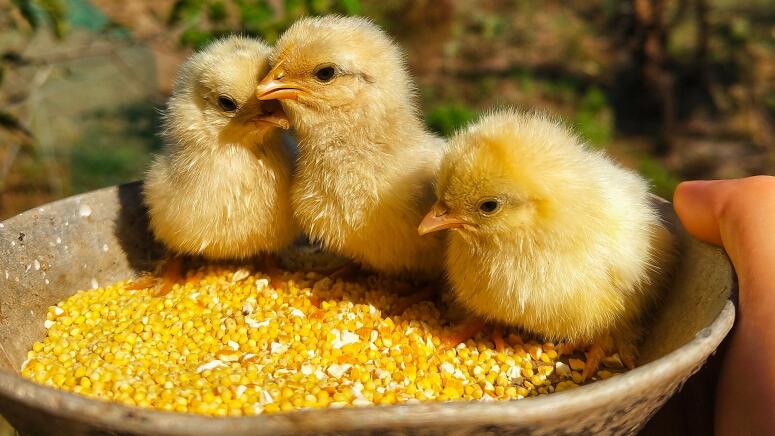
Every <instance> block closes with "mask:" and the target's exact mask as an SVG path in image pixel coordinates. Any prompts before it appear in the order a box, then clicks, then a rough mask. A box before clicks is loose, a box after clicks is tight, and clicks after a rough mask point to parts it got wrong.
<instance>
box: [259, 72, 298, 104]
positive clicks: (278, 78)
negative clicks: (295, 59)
mask: <svg viewBox="0 0 775 436" xmlns="http://www.w3.org/2000/svg"><path fill="white" fill-rule="evenodd" d="M301 91H302V90H301V87H299V86H298V85H296V84H294V83H293V82H290V81H288V80H285V71H284V70H283V69H282V68H280V65H279V64H278V65H277V66H276V67H274V68H273V69H272V71H270V72H269V73H268V74H267V75H266V76H265V77H264V79H263V80H261V83H259V84H258V86H257V87H256V97H257V98H258V99H259V100H296V99H297V98H299V94H300V93H301Z"/></svg>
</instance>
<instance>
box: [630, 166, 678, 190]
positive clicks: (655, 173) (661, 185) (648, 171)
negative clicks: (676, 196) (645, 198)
mask: <svg viewBox="0 0 775 436" xmlns="http://www.w3.org/2000/svg"><path fill="white" fill-rule="evenodd" d="M638 171H639V172H640V173H641V175H643V177H645V178H646V179H648V180H649V181H651V185H652V186H653V190H654V193H655V194H657V195H659V196H660V197H662V198H672V196H673V191H675V187H676V186H677V185H678V179H677V178H676V177H675V176H674V175H673V174H672V173H671V172H670V171H668V170H667V168H665V166H664V165H662V163H660V162H659V161H658V160H656V159H654V158H652V157H648V156H642V157H641V158H640V159H639V162H638Z"/></svg>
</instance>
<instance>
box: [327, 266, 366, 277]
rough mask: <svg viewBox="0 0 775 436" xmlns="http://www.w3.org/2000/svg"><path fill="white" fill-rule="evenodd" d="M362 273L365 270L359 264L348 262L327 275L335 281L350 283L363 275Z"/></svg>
mask: <svg viewBox="0 0 775 436" xmlns="http://www.w3.org/2000/svg"><path fill="white" fill-rule="evenodd" d="M362 272H363V270H362V269H361V268H360V267H359V266H358V265H357V264H355V263H353V262H348V263H346V264H344V265H342V266H340V267H338V268H336V269H334V270H333V271H330V272H328V273H326V275H327V276H328V277H329V278H330V279H331V280H334V281H336V279H342V280H345V281H350V280H353V279H355V278H356V277H358V276H359V275H361V273H362Z"/></svg>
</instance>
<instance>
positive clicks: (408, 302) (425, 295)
mask: <svg viewBox="0 0 775 436" xmlns="http://www.w3.org/2000/svg"><path fill="white" fill-rule="evenodd" d="M435 298H436V290H435V289H434V288H432V287H425V288H423V289H420V290H419V291H417V292H414V293H413V294H411V295H409V296H407V297H403V298H401V300H400V301H398V302H397V303H396V305H395V306H394V307H393V310H392V312H393V313H394V314H396V315H400V314H402V313H404V312H405V311H406V309H409V308H410V307H412V306H414V305H415V304H417V303H421V302H423V301H433V300H434V299H435Z"/></svg>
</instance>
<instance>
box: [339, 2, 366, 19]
mask: <svg viewBox="0 0 775 436" xmlns="http://www.w3.org/2000/svg"><path fill="white" fill-rule="evenodd" d="M339 6H340V7H341V8H342V10H343V11H344V13H345V14H347V15H358V14H360V13H361V2H360V0H339Z"/></svg>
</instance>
